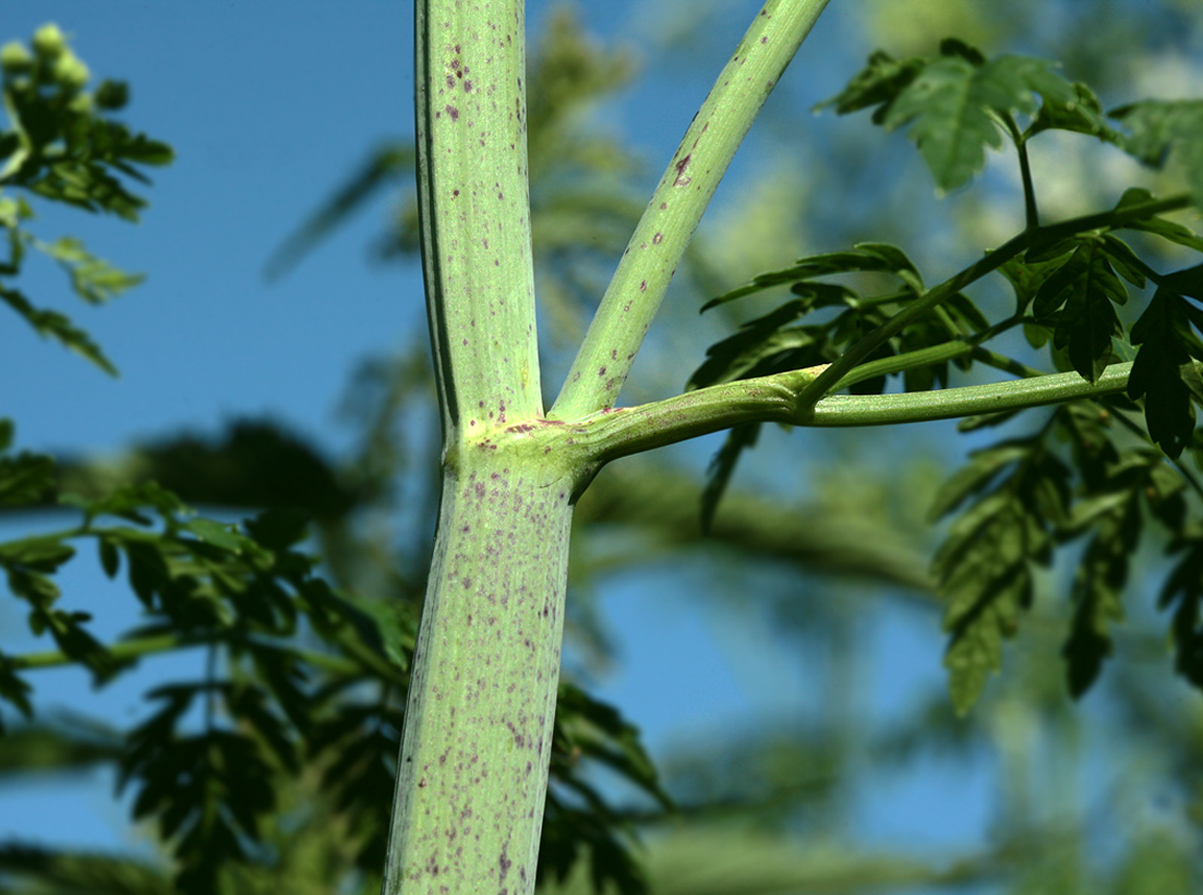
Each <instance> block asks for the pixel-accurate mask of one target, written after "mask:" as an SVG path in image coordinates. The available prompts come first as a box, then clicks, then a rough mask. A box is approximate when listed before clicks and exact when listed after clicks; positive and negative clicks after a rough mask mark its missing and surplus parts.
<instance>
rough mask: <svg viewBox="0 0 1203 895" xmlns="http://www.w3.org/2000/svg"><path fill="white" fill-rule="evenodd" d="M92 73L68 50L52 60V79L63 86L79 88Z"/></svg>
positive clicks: (86, 81)
mask: <svg viewBox="0 0 1203 895" xmlns="http://www.w3.org/2000/svg"><path fill="white" fill-rule="evenodd" d="M90 77H92V73H91V72H90V71H88V67H87V66H86V65H84V63H83V61H82V60H81V59H80V58H79V57H78V56H76V55H75V54H74V53H72V52H71V51H70V50H68V51H67V52H66V53H63V54H62V55H61V56H59V57H58V59H56V60H55V61H54V80H56V81H58V82H59V83H60V84H62V85H63V86H64V87H67V88H70V89H73V90H79V89H80V88H81V87H83V86H84V85H85V84H87V83H88V78H90Z"/></svg>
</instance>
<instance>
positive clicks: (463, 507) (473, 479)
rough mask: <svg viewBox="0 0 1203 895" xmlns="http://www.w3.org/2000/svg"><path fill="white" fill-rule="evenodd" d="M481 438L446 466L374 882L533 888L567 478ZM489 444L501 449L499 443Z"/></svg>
mask: <svg viewBox="0 0 1203 895" xmlns="http://www.w3.org/2000/svg"><path fill="white" fill-rule="evenodd" d="M492 447H493V446H481V447H479V448H477V449H476V450H475V451H473V452H471V453H472V454H473V455H474V456H471V457H465V458H464V459H465V462H463V463H461V464H460V465H459V466H458V467H452V468H449V469H448V470H447V471H446V474H445V478H444V486H443V503H442V507H441V510H440V516H439V529H438V537H437V540H436V543H435V557H434V563H433V565H432V568H431V570H430V583H429V587H428V591H427V597H426V604H425V605H424V607H423V610H422V625H421V630H420V633H419V636H418V643H417V648H416V650H415V654H414V665H413V674H412V677H411V681H410V699H409V704H408V706H407V709H406V715H405V733H404V738H403V743H402V747H401V757H400V760H399V763H398V767H397V807H396V814H395V816H394V819H393V830H392V835H391V837H390V842H389V856H388V863H387V866H386V878H385V887H384V892H385V893H389V895H392V893H398V892H404V893H411V892H412V893H436V892H444V893H455V895H476V893H481V895H483V893H491V895H495V893H499V892H508V893H515V895H517V893H529V892H532V891H533V890H534V884H535V867H536V861H537V857H538V847H539V836H540V832H541V830H542V821H543V806H544V801H545V798H546V794H547V780H548V764H549V759H550V753H551V739H552V724H553V720H554V717H555V708H556V693H557V683H558V680H559V673H560V640H561V634H562V629H563V621H564V593H565V588H566V580H567V571H568V536H569V527H570V524H571V521H572V507H571V500H572V497H573V494H574V490H575V489H574V482H573V480H572V479H571V478H570V477H569V476H567V475H565V474H564V473H563V472H562V471H560V470H558V469H557V467H558V464H554V465H553V466H552V468H551V469H548V466H547V464H546V463H544V462H542V458H541V457H538V456H532V457H529V458H525V459H524V458H522V457H518V456H512V457H511V458H510V459H509V460H506V461H502V462H500V463H499V462H498V459H497V454H496V452H495V451H494V450H493V449H492ZM504 453H505V452H504V451H503V455H504Z"/></svg>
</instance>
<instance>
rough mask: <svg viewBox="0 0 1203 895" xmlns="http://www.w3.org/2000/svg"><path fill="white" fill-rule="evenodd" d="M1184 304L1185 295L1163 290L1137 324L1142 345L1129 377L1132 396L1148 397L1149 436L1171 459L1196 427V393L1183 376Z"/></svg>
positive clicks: (1186, 357)
mask: <svg viewBox="0 0 1203 895" xmlns="http://www.w3.org/2000/svg"><path fill="white" fill-rule="evenodd" d="M1184 304H1185V300H1184V299H1183V298H1182V297H1181V296H1180V295H1177V294H1175V293H1174V292H1171V291H1169V290H1168V289H1166V288H1164V287H1163V288H1160V289H1158V290H1157V291H1156V292H1155V293H1154V294H1153V299H1152V301H1150V302H1149V306H1148V307H1147V308H1145V312H1144V313H1143V314H1141V315H1140V319H1139V320H1137V321H1136V323H1135V324H1134V325H1133V326H1132V342H1133V344H1136V345H1140V349H1139V350H1138V351H1137V353H1136V360H1135V361H1134V362H1133V364H1132V372H1131V374H1130V375H1129V377H1128V397H1129V398H1131V399H1132V400H1133V401H1136V400H1139V399H1141V398H1144V403H1145V422H1146V424H1147V425H1148V427H1149V435H1150V436H1151V437H1152V439H1153V440H1154V441H1156V442H1157V444H1158V445H1159V446H1160V447H1161V449H1162V450H1163V451H1165V452H1166V454H1168V455H1169V456H1171V457H1177V456H1179V455H1180V454H1181V453H1182V450H1183V449H1184V448H1185V447H1186V445H1187V444H1188V443H1189V442H1190V439H1191V436H1192V435H1193V433H1194V429H1195V410H1194V407H1193V405H1192V404H1191V393H1190V389H1189V388H1188V387H1187V385H1186V383H1185V382H1184V381H1183V375H1182V367H1183V365H1185V364H1189V363H1190V354H1189V352H1188V350H1187V348H1186V340H1185V338H1184V335H1183V333H1184V331H1185V330H1186V329H1187V328H1188V327H1189V323H1188V322H1187V315H1186V309H1185V307H1184Z"/></svg>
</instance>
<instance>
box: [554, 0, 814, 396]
mask: <svg viewBox="0 0 1203 895" xmlns="http://www.w3.org/2000/svg"><path fill="white" fill-rule="evenodd" d="M827 3H828V0H768V2H767V3H765V5H764V8H763V9H761V11H760V14H759V15H758V16H757V17H756V19H755V20H754V21H753V22H752V25H751V27H750V28H749V29H748V32H747V34H745V35H744V39H743V41H741V42H740V45H739V47H738V48H737V49H736V50H735V55H734V56H732V57H731V61H730V62H728V63H727V66H726V68H724V69H723V71H722V73H721V74H720V75H719V77H718V80H717V81H716V82H715V84H714V87H713V88H712V89H711V91H710V95H709V96H707V97H706V101H705V102H704V103H703V104H702V108H701V109H699V110H698V114H697V115H696V116H694V119H693V122H692V123H691V124H690V126H689V129H688V130H687V131H686V132H685V137H684V139H682V140H681V145H680V146H679V147H678V149H677V152H676V154H675V155H674V156H673V158H672V161H671V162H670V163H669V165H668V168H667V170H666V171H665V172H664V176H663V177H662V178H661V179H660V184H659V186H657V187H656V191H655V193H654V194H653V195H652V201H651V203H650V204H649V205H648V207H647V211H645V212H644V215H643V218H642V220H640V222H639V225H638V226H637V227H636V228H635V232H634V234H633V235H632V236H631V241H630V243H629V244H628V245H627V249H626V251H625V252H624V253H623V256H622V260H621V261H620V262H619V264H618V269H617V270H616V271H615V273H614V277H613V279H612V280H611V281H610V285H609V286H608V287H607V289H606V293H605V295H604V296H603V297H602V300H601V305H600V307H598V309H597V314H596V315H595V316H594V318H593V322H592V323H591V324H590V325H589V330H588V332H587V333H586V334H585V339H584V342H583V343H582V344H581V348H580V351H579V352H578V354H577V356H576V359H575V360H574V361H573V364H572V369H571V370H570V371H569V373H568V378H567V380H566V381H565V383H564V387H563V389H562V390H561V391H560V395H559V397H558V398H557V399H556V402H555V405H554V406H553V407H552V409H551V412H550V413H549V414H548V417H549V418H550V419H558V420H572V419H578V418H580V417H583V416H586V415H588V414H590V413H593V412H595V411H598V410H604V409H607V408H610V407H613V406H614V404H615V402H616V401H617V400H618V393H619V391H620V390H621V389H622V385H623V383H624V382H625V381H626V378H627V374H628V373H629V372H630V370H631V364H632V363H634V360H635V355H636V354H637V353H638V352H639V346H640V345H641V344H642V343H643V337H644V336H645V335H646V334H647V331H648V328H649V327H650V326H651V323H652V319H653V318H654V317H655V315H656V311H657V310H658V309H659V307H660V302H661V301H662V300H663V298H664V293H665V291H666V290H667V289H668V283H669V280H671V279H672V275H673V273H674V271H675V270H676V268H677V265H678V264H679V263H680V261H681V256H682V255H683V254H684V252H685V248H686V246H687V245H688V243H689V240H690V238H691V237H692V236H693V232H694V230H695V229H696V228H697V225H698V222H699V221H700V220H701V218H702V212H704V211H705V210H706V206H707V205H708V204H709V203H710V199H711V197H712V196H713V195H714V190H715V188H716V187H717V186H718V182H719V180H721V179H722V176H723V174H724V173H725V172H726V170H727V166H728V165H729V164H730V163H731V159H732V158H733V157H734V156H735V151H736V150H737V149H738V148H739V144H740V143H741V142H742V141H743V138H744V136H745V135H746V134H747V132H748V130H749V128H751V126H752V121H753V120H754V119H755V118H756V115H757V113H758V112H759V111H760V107H761V106H762V105H763V104H764V101H765V100H766V99H767V98H768V95H769V92H770V91H771V90H772V89H773V86H774V85H775V84H776V83H777V80H778V79H779V78H780V77H781V74H782V72H784V71H785V67H786V66H787V65H789V62H790V60H791V59H792V58H793V57H794V54H795V53H796V52H797V50H798V47H799V46H800V45H801V43H802V40H803V38H805V37H806V35H807V34H808V33H809V32H810V29H811V27H812V26H813V25H814V23H815V20H816V19H817V18H818V17H819V13H821V12H822V11H823V8H824V7H825V6H826V5H827Z"/></svg>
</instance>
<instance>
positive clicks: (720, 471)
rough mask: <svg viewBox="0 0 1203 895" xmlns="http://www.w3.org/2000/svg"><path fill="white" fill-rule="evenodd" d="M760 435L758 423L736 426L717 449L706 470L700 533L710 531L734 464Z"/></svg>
mask: <svg viewBox="0 0 1203 895" xmlns="http://www.w3.org/2000/svg"><path fill="white" fill-rule="evenodd" d="M759 435H760V423H752V424H750V425H747V426H737V427H735V428H734V429H732V430H731V431H730V432H728V433H727V439H726V441H724V442H723V446H722V447H721V448H719V451H718V453H717V454H715V455H714V459H713V460H711V461H710V468H709V469H707V470H706V474H707V478H706V488H705V489H704V490H703V491H702V515H701V524H702V531H703V532H708V531H710V528H711V526H712V525H713V524H714V514H715V513H717V512H718V505H719V501H721V500H722V499H723V493H724V492H725V491H726V490H727V485H728V484H729V483H730V482H731V475H732V473H734V472H735V464H736V463H738V462H739V458H740V456H741V455H742V454H743V452H744V451H746V450H748V449H749V448H751V447H753V446H755V444H756V438H757V436H759Z"/></svg>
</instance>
